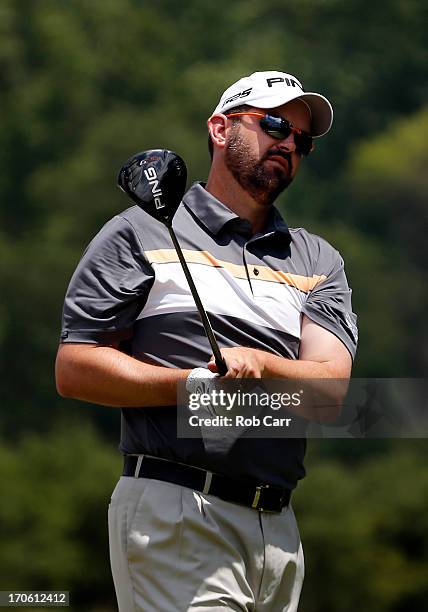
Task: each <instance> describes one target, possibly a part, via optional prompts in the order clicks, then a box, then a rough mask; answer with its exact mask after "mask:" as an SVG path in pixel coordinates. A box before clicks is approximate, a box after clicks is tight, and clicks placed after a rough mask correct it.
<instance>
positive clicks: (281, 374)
mask: <svg viewBox="0 0 428 612" xmlns="http://www.w3.org/2000/svg"><path fill="white" fill-rule="evenodd" d="M264 363H265V367H264V372H263V378H291V379H303V378H312V379H319V378H342V377H346V378H347V376H344V372H343V371H342V370H343V368H341V367H339V366H337V365H336V364H334V363H331V362H329V361H325V362H321V363H320V362H318V361H309V360H301V359H285V358H284V357H278V356H277V355H272V354H271V353H265V356H264Z"/></svg>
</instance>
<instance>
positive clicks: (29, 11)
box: [0, 0, 428, 612]
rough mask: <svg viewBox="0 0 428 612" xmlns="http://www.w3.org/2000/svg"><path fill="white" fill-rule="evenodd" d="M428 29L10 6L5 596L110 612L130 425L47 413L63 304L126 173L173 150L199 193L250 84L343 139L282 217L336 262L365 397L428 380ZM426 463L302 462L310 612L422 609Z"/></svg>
mask: <svg viewBox="0 0 428 612" xmlns="http://www.w3.org/2000/svg"><path fill="white" fill-rule="evenodd" d="M427 24H428V3H427V2H426V1H424V0H390V1H385V2H368V1H363V0H318V1H317V0H287V1H284V0H282V1H279V0H245V1H241V0H236V1H233V2H230V1H228V2H225V1H224V0H216V2H212V0H183V1H182V2H179V3H178V2H177V1H173V0H157V1H156V2H151V3H149V2H143V1H140V0H91V1H90V2H87V1H85V0H74V1H72V0H68V1H67V0H20V1H19V2H15V1H13V0H2V1H1V3H0V159H1V162H0V194H1V197H0V261H1V265H0V277H1V281H0V282H1V284H0V286H1V301H0V367H1V385H0V394H1V397H0V399H1V412H0V483H1V501H0V590H9V589H21V590H46V589H51V590H52V589H64V590H69V591H70V595H71V609H72V610H79V611H80V610H83V611H85V610H88V611H94V612H95V611H97V612H102V611H105V612H109V611H113V610H115V609H116V604H115V598H114V592H113V585H112V580H111V576H110V568H109V561H108V543H107V518H106V511H107V504H108V501H109V496H110V493H111V491H112V489H113V488H114V485H115V482H116V480H117V477H118V475H119V473H120V469H121V459H120V456H119V454H118V451H117V445H118V440H119V427H120V417H119V411H118V410H116V409H112V408H103V407H96V406H91V405H88V404H83V403H79V402H73V401H70V400H64V399H61V398H60V397H58V396H57V394H56V392H55V387H54V373H53V367H54V360H55V354H56V349H57V343H58V337H59V329H60V318H61V308H62V302H63V298H64V293H65V291H66V288H67V284H68V281H69V279H70V276H71V274H72V272H73V270H74V268H75V266H76V264H77V262H78V260H79V258H80V256H81V253H82V251H83V249H84V248H85V246H86V245H87V243H88V242H89V240H90V239H91V238H92V236H93V235H94V234H95V233H96V232H97V231H98V229H99V228H100V227H101V225H102V224H103V223H104V222H105V221H107V220H108V219H109V218H110V217H111V216H113V215H114V214H116V213H117V212H118V211H120V210H122V209H124V208H127V207H128V205H129V202H128V201H127V200H126V198H125V196H124V195H123V194H122V193H121V192H120V191H119V190H118V189H117V188H116V186H115V179H116V173H117V170H118V168H119V167H120V165H121V164H122V162H123V161H124V160H125V159H126V158H128V157H129V156H130V155H131V154H133V153H134V152H136V151H139V150H143V149H147V148H159V147H165V148H170V149H173V150H176V151H177V152H178V153H180V154H181V155H182V156H183V157H184V159H185V160H186V161H187V164H188V168H189V174H190V178H189V185H190V184H191V182H193V181H194V180H197V179H205V178H206V176H207V173H208V168H209V157H208V153H207V147H206V125H205V122H206V119H207V117H208V116H209V115H210V114H211V112H212V110H213V109H214V107H215V105H216V103H217V100H218V98H219V96H220V94H221V92H223V91H224V89H225V88H226V87H227V86H228V85H229V84H230V83H232V82H234V81H235V80H237V79H238V78H240V77H241V76H244V75H246V74H250V73H251V72H254V71H255V70H267V69H277V70H283V71H286V72H290V73H292V74H294V75H296V76H297V77H298V78H300V79H301V80H302V81H303V84H304V86H305V88H306V89H307V90H312V91H319V92H321V93H323V94H324V95H326V96H327V97H328V98H329V99H330V100H331V101H332V103H333V106H334V109H335V122H334V125H333V130H332V132H331V133H330V135H329V136H328V137H326V138H324V139H321V140H320V141H319V142H317V146H316V151H315V153H314V154H313V155H311V156H310V157H309V158H308V159H307V160H305V162H304V164H302V167H301V170H300V174H299V176H298V179H297V180H296V181H295V183H294V184H293V186H292V187H291V188H290V189H289V190H287V192H286V193H284V195H283V196H282V197H281V199H280V200H279V202H278V203H279V206H280V208H281V211H282V213H283V215H284V216H285V218H286V220H287V222H288V224H289V225H290V226H292V227H295V226H301V225H303V226H305V227H306V228H307V229H308V230H309V231H312V232H315V233H319V234H321V235H322V236H323V237H325V238H326V239H327V240H329V241H330V242H331V243H333V244H334V246H335V247H336V248H337V249H339V250H340V251H341V253H342V255H343V257H344V259H345V262H346V270H347V275H348V279H349V282H350V285H351V286H352V288H353V289H354V295H353V300H354V308H355V311H356V312H357V313H358V315H359V328H360V346H359V351H358V354H357V360H356V365H355V369H354V375H355V376H360V377H424V376H426V369H427V362H428V348H427V347H428V342H427V340H428V328H427V323H426V320H427V316H426V305H427V301H428V300H427V294H428V283H427V277H426V258H427V255H428V250H427V238H426V236H427V232H428V202H427V196H428V172H427V167H428V138H427V133H428V73H427V66H428V47H427V41H426V27H427ZM427 450H428V444H427V442H426V441H425V440H383V441H380V440H378V441H376V440H371V441H369V440H329V441H327V440H326V441H316V440H311V441H310V442H309V449H308V460H307V468H308V477H307V479H306V480H304V481H303V482H302V483H301V485H300V487H299V488H298V490H297V492H296V494H295V496H294V506H295V510H296V513H297V515H298V521H299V526H300V530H301V533H302V539H303V543H304V548H305V553H306V576H307V577H306V582H305V586H304V589H303V594H302V600H301V606H300V610H301V611H302V612H326V611H328V612H350V611H351V610H352V611H353V610H355V609H356V608H358V609H359V608H364V609H365V611H366V612H407V611H409V612H410V611H411V612H421V611H422V610H425V609H426V601H427V598H428V512H427V500H428V470H427V468H426V456H427ZM160 612H161V611H160Z"/></svg>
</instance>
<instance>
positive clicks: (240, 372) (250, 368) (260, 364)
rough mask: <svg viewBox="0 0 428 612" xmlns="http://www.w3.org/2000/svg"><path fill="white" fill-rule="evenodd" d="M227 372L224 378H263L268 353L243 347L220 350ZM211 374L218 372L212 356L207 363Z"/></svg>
mask: <svg viewBox="0 0 428 612" xmlns="http://www.w3.org/2000/svg"><path fill="white" fill-rule="evenodd" d="M221 354H222V355H223V357H224V359H225V361H226V363H227V366H228V370H227V372H226V374H225V376H224V378H263V374H264V371H265V360H266V357H268V355H269V353H265V352H264V351H260V350H258V349H253V348H248V347H245V346H234V347H232V348H224V349H221ZM207 367H208V369H209V370H210V371H211V372H218V370H217V366H216V364H215V361H214V356H213V355H212V356H211V358H210V361H209V363H208V366H207Z"/></svg>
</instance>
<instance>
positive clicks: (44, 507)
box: [0, 421, 121, 610]
mask: <svg viewBox="0 0 428 612" xmlns="http://www.w3.org/2000/svg"><path fill="white" fill-rule="evenodd" d="M120 470H121V462H120V458H119V455H115V454H114V453H113V452H112V448H111V447H110V446H109V445H107V444H106V443H105V442H103V441H102V440H101V438H100V437H99V435H97V434H96V433H95V431H94V429H93V428H92V427H90V426H88V425H87V424H85V423H84V422H83V421H81V423H75V424H70V423H67V422H64V424H63V425H60V426H59V427H57V428H56V429H55V430H51V431H50V432H49V433H47V434H45V435H44V436H39V435H37V434H34V433H33V434H30V433H28V434H26V435H24V436H23V437H22V440H21V441H20V442H19V444H18V445H17V446H16V447H12V446H10V445H8V444H5V443H3V444H2V445H1V446H0V482H1V483H2V490H3V495H2V503H1V505H0V539H1V543H2V545H1V547H0V567H1V568H2V570H1V587H0V588H1V589H3V590H6V589H9V590H10V589H25V590H69V591H70V597H71V603H72V609H73V610H82V609H85V608H86V606H87V605H88V603H89V602H90V604H91V609H95V607H96V606H97V605H101V604H106V603H108V602H109V601H110V602H111V601H113V587H112V582H111V574H110V568H109V560H108V541H107V506H108V502H109V495H110V494H111V492H112V491H113V488H114V486H115V483H116V480H117V478H118V476H119V474H120ZM111 609H114V607H113V606H112V607H111Z"/></svg>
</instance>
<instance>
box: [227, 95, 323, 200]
mask: <svg viewBox="0 0 428 612" xmlns="http://www.w3.org/2000/svg"><path fill="white" fill-rule="evenodd" d="M250 111H253V112H261V113H263V114H265V113H268V114H270V115H274V116H276V117H283V118H284V119H287V120H288V121H290V123H292V124H293V126H294V127H296V128H300V129H302V130H304V131H306V132H310V124H311V122H310V113H309V109H308V107H307V106H306V104H305V103H304V102H302V101H301V100H292V101H291V102H288V103H287V104H284V105H282V106H279V107H277V108H275V109H258V108H255V109H250ZM232 112H233V111H232ZM229 121H230V122H231V126H230V129H229V134H228V137H227V140H226V145H225V153H224V155H225V158H224V159H225V164H226V167H227V168H228V170H229V171H230V172H231V174H232V175H233V177H234V178H235V180H236V181H237V182H238V183H239V184H240V186H241V187H242V188H243V189H244V190H245V191H246V192H247V193H248V194H249V195H251V197H252V198H253V199H254V200H255V201H256V202H258V203H259V204H262V205H271V204H272V203H273V202H274V201H275V200H276V198H277V197H278V196H279V194H280V193H281V192H282V191H284V189H286V187H288V185H289V184H290V183H291V181H292V180H293V178H294V176H295V175H296V172H297V168H298V167H299V164H300V161H301V156H300V154H299V153H297V152H296V145H295V142H294V135H293V134H290V135H289V136H288V137H287V138H284V139H283V140H278V139H276V138H273V137H272V136H269V134H266V133H265V132H264V131H263V130H262V128H261V127H260V124H259V122H260V117H253V116H251V115H245V116H242V117H240V118H239V121H236V120H235V121H233V122H232V120H231V119H229Z"/></svg>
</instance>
